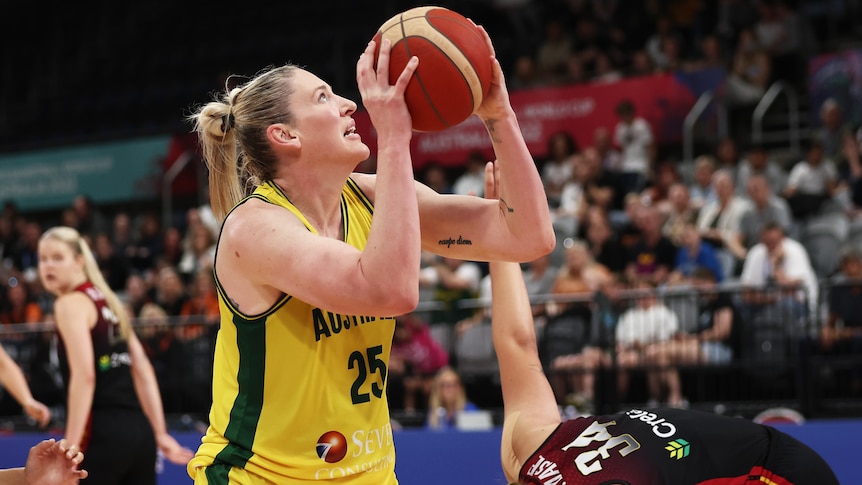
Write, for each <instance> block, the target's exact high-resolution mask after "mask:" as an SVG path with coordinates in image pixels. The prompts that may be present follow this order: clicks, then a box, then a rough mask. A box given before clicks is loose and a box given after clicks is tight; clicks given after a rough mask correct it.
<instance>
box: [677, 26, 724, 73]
mask: <svg viewBox="0 0 862 485" xmlns="http://www.w3.org/2000/svg"><path fill="white" fill-rule="evenodd" d="M726 68H727V60H726V59H725V56H724V49H723V48H722V45H721V40H719V38H718V36H717V35H715V34H708V35H705V36H704V37H703V39H701V41H700V52H699V55H698V57H696V58H695V59H693V60H691V61H689V62H687V63H686V69H688V70H690V71H699V70H704V69H722V70H724V69H726Z"/></svg>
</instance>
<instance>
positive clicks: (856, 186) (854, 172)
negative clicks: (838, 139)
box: [842, 128, 862, 217]
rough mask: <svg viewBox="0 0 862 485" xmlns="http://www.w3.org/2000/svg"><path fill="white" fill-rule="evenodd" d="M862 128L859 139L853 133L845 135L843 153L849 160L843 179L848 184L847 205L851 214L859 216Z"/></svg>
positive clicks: (846, 159) (844, 169)
mask: <svg viewBox="0 0 862 485" xmlns="http://www.w3.org/2000/svg"><path fill="white" fill-rule="evenodd" d="M860 152H862V128H860V129H859V135H858V141H857V138H854V136H853V134H852V133H847V134H846V135H844V141H843V145H842V153H843V154H844V160H845V161H846V162H847V163H846V165H844V166H843V167H842V171H843V175H842V179H843V181H844V183H845V184H846V185H847V189H846V193H845V195H846V201H845V206H847V208H848V209H849V211H848V212H849V213H850V215H851V216H854V217H855V216H857V215H858V211H859V209H860V208H862V157H860V155H859V154H860Z"/></svg>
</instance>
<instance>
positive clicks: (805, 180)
mask: <svg viewBox="0 0 862 485" xmlns="http://www.w3.org/2000/svg"><path fill="white" fill-rule="evenodd" d="M837 188H838V171H837V170H836V169H835V164H834V163H833V162H832V160H828V159H826V158H825V157H824V152H823V144H822V143H821V142H820V141H819V140H810V141H809V142H808V150H807V151H806V155H805V159H804V160H802V161H800V162H798V163H797V164H796V165H794V166H793V169H791V170H790V175H789V176H788V178H787V186H786V187H785V188H784V191H783V192H782V195H783V196H784V198H785V199H787V203H788V204H789V205H790V210H791V212H792V213H793V217H794V218H796V219H800V220H802V219H807V218H808V217H811V216H813V215H816V214H818V213H820V212H821V210H822V209H823V208H824V203H825V202H826V201H828V200H830V199H831V198H832V196H833V195H835V192H836V189H837Z"/></svg>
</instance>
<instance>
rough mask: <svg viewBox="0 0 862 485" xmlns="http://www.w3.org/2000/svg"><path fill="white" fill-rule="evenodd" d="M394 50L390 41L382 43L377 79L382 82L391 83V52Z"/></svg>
mask: <svg viewBox="0 0 862 485" xmlns="http://www.w3.org/2000/svg"><path fill="white" fill-rule="evenodd" d="M391 48H392V43H391V42H390V41H389V39H383V40H381V41H380V54H379V55H378V58H377V79H378V80H379V81H380V80H382V81H385V82H387V83H388V82H389V51H390V49H391Z"/></svg>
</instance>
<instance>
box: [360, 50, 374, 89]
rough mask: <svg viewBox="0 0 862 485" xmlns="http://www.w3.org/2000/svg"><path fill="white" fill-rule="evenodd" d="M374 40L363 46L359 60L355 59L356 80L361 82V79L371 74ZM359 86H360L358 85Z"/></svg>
mask: <svg viewBox="0 0 862 485" xmlns="http://www.w3.org/2000/svg"><path fill="white" fill-rule="evenodd" d="M373 62H374V41H373V40H372V41H371V42H369V43H368V45H367V46H365V50H364V51H363V52H362V54H360V55H359V60H358V61H356V82H357V83H359V84H361V83H362V80H363V79H365V78H366V77H367V76H369V75H370V74H371V68H372V66H373V65H374V64H373ZM360 87H361V86H360Z"/></svg>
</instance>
